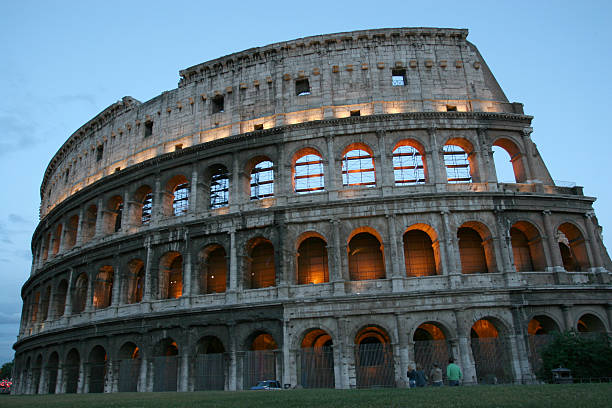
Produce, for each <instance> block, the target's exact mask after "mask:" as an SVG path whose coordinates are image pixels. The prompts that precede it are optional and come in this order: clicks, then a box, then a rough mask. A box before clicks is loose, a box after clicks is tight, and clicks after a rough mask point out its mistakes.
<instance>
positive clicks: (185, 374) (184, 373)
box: [177, 353, 190, 392]
mask: <svg viewBox="0 0 612 408" xmlns="http://www.w3.org/2000/svg"><path fill="white" fill-rule="evenodd" d="M189 357H190V355H189V353H182V354H181V356H180V359H179V363H180V367H179V376H178V377H179V378H178V382H179V383H178V387H177V390H178V391H181V392H187V391H189Z"/></svg>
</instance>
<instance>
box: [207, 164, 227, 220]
mask: <svg viewBox="0 0 612 408" xmlns="http://www.w3.org/2000/svg"><path fill="white" fill-rule="evenodd" d="M227 205H229V175H228V174H227V169H226V168H225V167H223V166H219V167H217V168H216V169H215V170H214V173H213V175H212V176H211V178H210V208H211V209H215V208H221V207H225V206H227Z"/></svg>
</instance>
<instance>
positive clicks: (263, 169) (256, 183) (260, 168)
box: [248, 156, 274, 200]
mask: <svg viewBox="0 0 612 408" xmlns="http://www.w3.org/2000/svg"><path fill="white" fill-rule="evenodd" d="M249 162H250V163H251V166H250V168H249V172H248V174H250V175H251V181H250V184H249V185H250V189H251V190H250V191H251V192H250V198H251V200H261V199H263V198H270V197H274V163H273V162H272V161H271V160H270V159H268V158H267V157H263V156H260V157H256V158H254V159H251V160H250V161H249Z"/></svg>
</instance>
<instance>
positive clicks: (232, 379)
mask: <svg viewBox="0 0 612 408" xmlns="http://www.w3.org/2000/svg"><path fill="white" fill-rule="evenodd" d="M228 334H229V381H228V390H229V391H236V390H238V382H237V376H238V370H237V355H236V351H237V350H236V325H235V324H234V323H230V325H229V326H228Z"/></svg>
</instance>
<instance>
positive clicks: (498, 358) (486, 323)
mask: <svg viewBox="0 0 612 408" xmlns="http://www.w3.org/2000/svg"><path fill="white" fill-rule="evenodd" d="M501 329H502V326H501V325H500V324H499V323H498V324H496V322H495V321H494V320H493V319H490V318H483V319H480V320H478V321H477V322H475V323H474V324H473V325H472V329H471V339H470V344H471V347H472V355H473V357H474V366H475V368H476V378H477V381H478V383H479V384H508V383H512V380H513V376H512V367H511V360H510V347H509V346H510V345H509V342H508V340H507V339H506V337H505V336H502V335H501V334H500V330H501Z"/></svg>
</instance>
